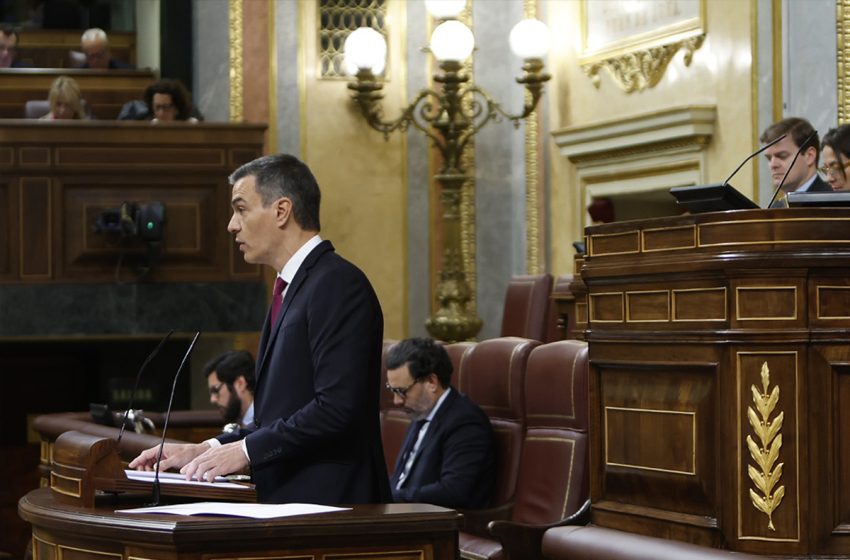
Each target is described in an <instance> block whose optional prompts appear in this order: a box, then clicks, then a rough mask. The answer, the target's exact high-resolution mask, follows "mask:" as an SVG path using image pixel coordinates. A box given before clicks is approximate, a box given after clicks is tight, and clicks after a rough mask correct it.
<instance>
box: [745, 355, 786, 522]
mask: <svg viewBox="0 0 850 560" xmlns="http://www.w3.org/2000/svg"><path fill="white" fill-rule="evenodd" d="M761 384H762V392H759V389H758V387H756V386H755V385H752V386H751V390H752V392H753V404H754V405H755V407H756V409H757V411H758V412H756V410H753V407H751V406H750V407H747V418H748V419H749V421H750V426H751V427H752V428H753V432H754V433H755V435H756V437H758V439H759V443H756V442H755V440H754V439H753V437H752V436H751V435H747V448H748V449H749V451H750V457H751V458H752V460H753V461H755V463H756V466H757V467H758V468H756V466H753V465H747V474H749V476H750V480H752V482H753V484H754V485H755V487H756V490H758V492H756V491H755V490H753V489H752V488H750V501H751V502H752V504H753V507H755V508H756V509H757V510H759V511H761V512H762V513H764V514H765V515H767V528H768V529H770V530H771V531H776V528H775V527H774V526H773V512H774V511H776V508H778V507H779V505H780V504H781V503H782V498H784V497H785V486H784V485H782V486H777V484H778V483H779V479H780V478H782V466H783V465H784V463H778V464H777V463H776V461H777V459H778V458H779V451H780V450H781V449H782V433H781V430H782V421H783V420H784V418H785V413H784V412H782V411H779V414H777V415H776V417H775V418H774V419H773V420H771V418H770V416H771V414H773V411H774V410H775V409H776V405H777V404H779V386H778V385H777V386H774V387H773V390H772V391H770V392H768V389H769V387H770V370H769V369H768V367H767V362H764V363H763V364H762V366H761ZM774 489H775V491H774Z"/></svg>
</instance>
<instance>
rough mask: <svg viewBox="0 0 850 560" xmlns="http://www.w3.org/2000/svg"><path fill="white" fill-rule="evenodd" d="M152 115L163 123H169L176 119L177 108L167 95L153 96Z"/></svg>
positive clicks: (156, 94)
mask: <svg viewBox="0 0 850 560" xmlns="http://www.w3.org/2000/svg"><path fill="white" fill-rule="evenodd" d="M153 114H154V116H155V117H156V118H157V119H158V120H160V121H164V122H171V121H173V120H176V119H177V107H175V106H174V100H173V99H171V95H170V94H168V93H155V94H153Z"/></svg>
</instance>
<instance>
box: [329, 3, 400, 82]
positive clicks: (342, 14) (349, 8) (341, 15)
mask: <svg viewBox="0 0 850 560" xmlns="http://www.w3.org/2000/svg"><path fill="white" fill-rule="evenodd" d="M388 1H389V0H319V25H320V28H319V65H320V67H319V75H320V76H321V77H322V78H342V77H346V74H345V67H344V66H343V55H342V46H343V44H344V43H345V39H346V38H347V37H348V34H349V33H351V32H352V31H354V30H355V29H357V28H358V27H371V28H373V29H374V30H375V31H377V32H378V33H380V34H381V35H383V36H384V38H386V37H387V29H386V23H387V2H388ZM384 72H385V73H386V70H385V71H384Z"/></svg>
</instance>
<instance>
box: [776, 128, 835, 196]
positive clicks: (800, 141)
mask: <svg viewBox="0 0 850 560" xmlns="http://www.w3.org/2000/svg"><path fill="white" fill-rule="evenodd" d="M783 134H784V135H785V138H783V139H782V140H780V141H779V142H777V143H776V144H774V145H773V146H771V147H770V148H768V149H767V150H765V152H764V157H765V159H767V164H768V167H769V168H770V176H771V179H772V180H773V186H774V188H779V186H780V185H782V193H777V197H776V200H775V201H773V203H772V204H771V208H784V207H787V206H788V205H787V204H786V202H785V195H786V194H788V193H789V192H832V187H830V186H829V184H828V183H827V182H826V181H824V180H823V179H821V178H820V176H819V175H818V172H817V170H818V159H819V156H820V139H819V138H818V133H817V131H816V130H815V129H814V127H813V126H812V123H810V122H809V121H807V120H806V119H801V118H798V117H789V118H787V119H782V120H781V121H778V122H775V123H773V124H772V125H770V126H769V127H767V128H766V129H765V131H764V132H763V133H762V135H761V138H760V140H761V142H762V144H769V143H770V142H772V141H774V140H776V139H777V138H779V137H780V136H782V135H783ZM798 151H799V152H800V155H799V156H797V152H798ZM795 156H797V157H796V161H795ZM792 162H793V166H792ZM789 168H790V171H789ZM786 175H787V176H786ZM783 179H784V182H783Z"/></svg>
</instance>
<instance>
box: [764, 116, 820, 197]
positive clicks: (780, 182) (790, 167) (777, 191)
mask: <svg viewBox="0 0 850 560" xmlns="http://www.w3.org/2000/svg"><path fill="white" fill-rule="evenodd" d="M817 133H818V131H817V130H813V131H812V133H811V134H809V135H808V136H807V137H806V139H805V140H803V143H802V144H800V147H799V148H797V153H796V154H794V159H792V160H791V165H789V166H788V169H786V170H785V175H783V176H782V180H781V181H779V185H777V187H776V190H775V191H773V196H771V197H770V202H769V203H768V205H767V207H768V208H770V206H771V205H772V204H773V201H774V200H776V195H777V194H779V191H780V190H782V185H784V184H785V179H787V178H788V174H789V173H791V169H793V168H794V164H795V163H797V158H798V157H800V154H802V153H803V150H804V149H805V148H807V147H808V146H806V144H808V143H809V140H811V139H812V138H814V137H815V135H816V134H817Z"/></svg>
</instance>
